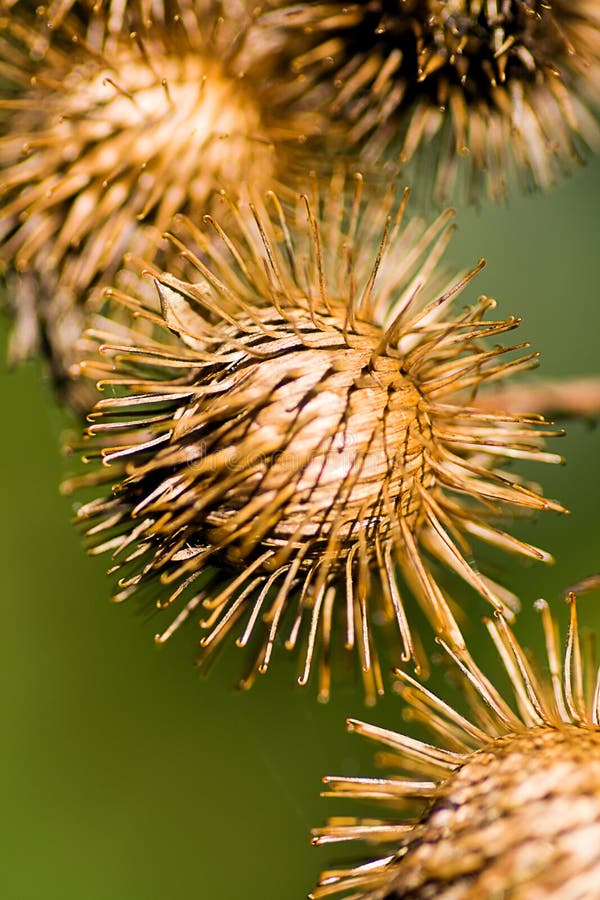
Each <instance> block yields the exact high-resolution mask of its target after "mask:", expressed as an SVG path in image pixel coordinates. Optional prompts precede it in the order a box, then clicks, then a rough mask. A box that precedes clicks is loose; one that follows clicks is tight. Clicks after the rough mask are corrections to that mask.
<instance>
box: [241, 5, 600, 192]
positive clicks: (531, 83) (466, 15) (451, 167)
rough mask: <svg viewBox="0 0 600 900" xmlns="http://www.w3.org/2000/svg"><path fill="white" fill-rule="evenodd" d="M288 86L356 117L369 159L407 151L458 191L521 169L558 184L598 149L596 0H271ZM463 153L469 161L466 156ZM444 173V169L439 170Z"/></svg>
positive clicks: (526, 176)
mask: <svg viewBox="0 0 600 900" xmlns="http://www.w3.org/2000/svg"><path fill="white" fill-rule="evenodd" d="M270 5H271V6H272V7H275V10H274V11H271V12H268V13H266V14H265V15H264V17H263V19H262V20H259V24H262V27H263V28H278V29H280V42H281V52H282V55H283V56H284V58H287V59H288V60H291V69H292V75H291V76H290V75H289V74H288V78H287V86H286V87H285V88H284V89H285V90H287V91H294V92H295V95H296V97H297V100H299V101H301V102H302V103H303V104H305V105H307V106H313V107H318V108H324V109H327V110H328V112H329V114H330V115H331V116H332V118H333V120H334V122H335V123H337V124H338V125H339V124H340V123H343V124H344V125H345V128H343V129H342V132H341V142H342V143H343V144H344V145H348V144H350V145H351V146H352V147H353V148H354V150H359V151H360V153H361V158H362V160H363V164H364V162H365V161H369V160H372V159H377V158H379V157H380V155H381V154H382V153H390V152H394V153H395V154H398V155H399V159H400V161H401V163H403V164H404V163H407V162H409V161H410V160H412V159H413V158H414V159H415V161H416V164H417V166H418V169H417V171H418V172H420V173H422V174H423V177H424V179H427V184H428V186H429V188H431V181H432V179H431V173H432V171H434V172H436V176H435V192H436V194H437V195H438V196H439V197H441V198H442V199H446V198H447V197H448V196H449V195H450V193H451V191H452V189H453V185H454V182H455V179H456V177H457V173H459V172H460V171H461V170H464V173H465V174H466V175H467V176H468V196H469V197H470V199H471V200H472V201H475V202H476V201H478V200H479V199H480V195H481V193H482V188H483V187H484V185H485V189H487V190H488V191H489V192H490V193H491V195H492V196H494V197H496V198H499V197H502V196H503V195H504V194H505V192H506V189H507V181H508V179H509V176H510V174H511V172H512V170H513V169H516V170H517V173H518V174H519V175H520V176H521V181H522V184H523V185H525V186H527V187H532V186H539V187H547V186H548V185H550V184H552V183H553V182H554V180H555V178H556V176H557V175H558V174H560V173H561V172H562V171H563V170H564V169H565V167H569V166H570V165H572V164H573V163H574V162H577V161H580V160H581V153H582V151H584V149H585V148H586V146H592V147H597V146H598V145H599V135H600V131H599V129H598V125H597V123H596V122H595V121H594V119H593V115H592V111H593V110H595V109H597V108H598V104H599V101H600V10H599V8H598V4H597V3H596V2H595V0H509V2H503V3H498V2H497V0H452V2H448V0H374V2H368V3H322V2H318V0H313V2H308V3H301V4H297V3H294V4H289V3H287V2H286V0H272V2H271V4H270ZM462 157H467V160H466V163H463V164H461V163H460V160H461V158H462ZM436 170H437V171H436Z"/></svg>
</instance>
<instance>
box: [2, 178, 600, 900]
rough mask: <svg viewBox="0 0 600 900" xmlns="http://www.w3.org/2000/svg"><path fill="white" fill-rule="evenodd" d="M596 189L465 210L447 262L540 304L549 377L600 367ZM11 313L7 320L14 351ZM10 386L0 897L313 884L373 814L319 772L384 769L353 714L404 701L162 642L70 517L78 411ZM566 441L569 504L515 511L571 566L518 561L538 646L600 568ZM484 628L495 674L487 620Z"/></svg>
mask: <svg viewBox="0 0 600 900" xmlns="http://www.w3.org/2000/svg"><path fill="white" fill-rule="evenodd" d="M599 188H600V163H599V162H598V161H596V162H595V163H594V164H592V165H590V166H589V167H588V168H587V169H585V170H583V171H581V172H580V173H578V174H577V175H576V177H574V178H572V179H571V180H569V181H566V182H565V183H564V184H562V185H561V186H560V187H558V188H557V189H556V190H554V191H553V192H551V193H549V194H547V195H545V196H535V197H523V198H517V199H516V200H513V201H511V204H510V206H509V207H508V208H501V209H499V208H495V207H492V206H491V205H486V206H485V207H484V208H483V209H482V210H481V211H479V212H476V211H473V210H459V216H458V222H459V226H460V231H459V234H458V236H457V237H456V238H455V240H454V242H453V245H452V246H451V249H450V253H449V255H450V258H451V259H452V261H453V262H455V263H456V264H457V265H465V264H467V263H470V262H475V261H476V260H477V259H478V258H479V257H480V256H486V257H487V259H488V262H489V265H488V267H487V268H486V269H485V270H484V272H483V273H482V275H480V276H479V277H478V279H477V281H476V284H475V285H474V287H473V291H479V292H485V293H487V294H489V295H491V296H495V297H497V298H498V300H499V310H500V312H501V313H502V315H505V314H509V313H516V314H520V315H523V316H524V319H525V321H524V324H523V327H522V329H521V331H522V332H523V336H524V338H526V339H530V340H531V341H532V343H533V344H534V346H535V347H536V348H538V349H540V350H542V352H543V358H542V366H541V374H545V375H564V374H567V373H570V374H584V373H592V372H596V371H598V369H599V368H600V366H599V363H600V355H599V354H598V347H599V338H598V334H599V331H600V304H599V302H598V299H599V298H598V284H599V281H600V252H599V244H598V200H599V194H600V191H599ZM469 297H470V299H472V297H473V293H472V294H471V295H469ZM8 328H9V325H8V322H6V321H3V323H2V331H3V345H4V346H5V345H6V337H7V335H8ZM4 356H5V354H4V353H3V358H4ZM0 391H1V394H2V405H1V409H2V441H1V442H0V454H1V460H0V472H1V477H2V516H1V518H0V554H1V556H0V591H1V595H2V598H3V617H2V631H1V641H2V649H1V653H0V659H1V661H2V669H3V675H2V679H1V685H2V687H1V691H2V700H1V708H2V710H3V732H4V734H3V739H2V743H1V744H0V758H1V762H0V770H1V772H2V780H3V786H2V806H3V814H2V822H1V825H0V828H1V829H2V831H3V834H2V835H1V839H0V846H1V848H2V849H1V851H0V853H1V862H0V896H2V897H3V898H6V900H42V898H43V900H163V898H177V900H180V898H181V900H184V898H185V900H187V898H190V900H191V898H194V900H232V898H238V897H243V898H244V900H267V898H268V900H298V898H302V897H303V896H305V895H306V894H307V893H308V891H309V890H310V888H311V887H312V885H313V883H314V881H315V878H316V875H317V872H318V870H319V869H320V868H321V867H324V866H327V865H329V864H331V863H332V862H334V861H335V860H336V859H337V858H339V857H341V856H343V854H342V853H341V852H340V851H337V852H336V851H335V848H334V849H331V848H330V849H321V850H314V849H311V847H310V846H309V829H310V827H311V826H312V825H317V824H321V823H322V822H323V820H324V818H325V817H326V816H327V815H328V814H332V813H335V812H337V813H340V814H344V813H345V814H352V813H354V812H356V813H358V810H357V809H356V808H350V804H349V805H344V804H342V803H334V802H332V801H325V800H321V799H319V797H318V792H319V780H320V777H321V776H322V775H324V774H326V773H346V774H351V773H359V772H362V773H363V774H367V773H369V772H371V771H372V762H371V757H372V748H371V747H368V746H366V745H363V743H362V742H361V741H360V739H358V738H356V737H350V736H347V735H346V734H345V732H344V718H345V717H346V716H347V715H354V716H359V717H366V718H368V719H370V720H372V721H375V722H377V723H379V724H382V725H386V726H388V727H400V726H401V724H402V719H401V703H400V701H399V700H398V699H397V698H394V697H393V696H388V697H387V698H385V699H384V701H383V702H382V703H381V705H380V706H378V707H377V708H376V709H375V710H368V711H365V710H364V708H363V706H362V701H361V694H360V690H359V688H358V686H357V688H356V690H354V689H353V688H352V687H351V686H345V687H338V688H337V690H335V691H334V698H333V701H332V702H331V703H330V704H329V706H327V707H323V706H319V705H318V704H317V702H316V700H315V696H314V692H313V691H311V690H310V689H305V690H304V691H302V690H300V689H298V688H295V687H292V682H293V675H294V667H293V664H292V663H291V662H290V661H289V660H288V659H286V658H282V657H283V656H284V654H283V652H280V653H279V654H277V658H276V659H275V663H274V666H273V669H272V671H271V673H270V676H269V677H267V678H265V679H259V683H258V684H257V686H256V687H255V689H254V690H253V691H252V692H251V693H250V694H239V693H237V692H236V691H235V690H233V689H232V687H231V685H232V684H233V682H234V678H235V673H236V671H237V670H238V668H239V666H240V664H241V663H242V659H241V656H240V653H239V651H235V650H230V651H229V652H227V653H226V654H225V658H224V659H222V660H220V662H219V665H218V666H217V667H216V669H215V670H214V671H213V673H212V675H211V677H210V678H209V679H208V680H200V679H199V678H198V676H197V673H196V672H195V670H194V668H193V666H192V664H191V659H192V657H193V645H194V642H195V640H196V639H197V634H196V633H195V632H194V627H193V626H191V627H190V628H188V629H187V631H186V632H185V634H184V635H182V636H177V637H176V638H175V639H174V641H173V642H172V643H171V644H169V645H167V646H166V647H164V648H157V647H156V646H155V645H154V643H153V641H152V635H153V634H154V631H156V630H157V627H158V626H157V625H156V623H154V622H153V621H152V620H151V619H148V618H147V617H145V616H144V615H141V614H140V611H139V609H138V610H136V607H135V604H132V605H130V606H127V607H125V608H119V607H116V606H114V605H111V604H110V603H109V602H108V595H109V583H108V581H107V579H106V577H105V574H104V569H105V566H106V561H104V560H92V559H89V558H87V557H86V556H85V555H84V552H83V550H82V549H81V546H80V542H79V538H78V536H77V534H76V533H75V531H74V530H73V529H72V527H71V525H70V521H69V520H70V517H71V513H72V509H71V501H68V500H66V499H64V498H61V497H60V496H59V493H58V487H57V485H58V483H59V481H60V479H61V477H63V476H64V475H65V474H66V473H67V472H68V470H69V463H68V461H65V460H64V459H63V458H62V456H61V453H60V449H59V448H60V444H61V442H62V441H63V438H64V430H65V428H66V427H68V425H69V423H67V421H66V419H65V418H64V417H63V416H62V414H61V413H60V412H59V409H58V407H57V405H56V403H55V401H54V399H53V396H52V392H51V388H50V386H49V385H48V384H47V383H46V381H45V378H44V376H43V374H42V372H41V368H40V366H39V364H36V363H32V364H29V365H26V366H23V367H21V368H20V369H19V370H18V371H16V372H7V371H6V367H5V366H4V368H3V371H2V376H1V379H0ZM558 447H560V450H561V451H562V452H563V453H564V454H565V456H566V457H567V460H568V463H567V466H566V467H565V468H562V467H555V468H553V469H549V468H547V467H541V466H537V467H535V470H534V473H535V474H534V477H536V478H538V479H539V480H540V481H541V482H542V483H543V484H544V487H545V491H546V493H547V494H549V495H551V496H554V497H558V498H560V499H561V500H562V501H563V502H564V503H565V505H567V506H568V507H570V508H571V510H572V515H571V516H570V517H559V516H556V515H546V516H540V517H539V518H538V519H537V520H535V521H534V522H531V523H529V522H528V523H519V524H518V525H517V526H515V528H516V531H517V532H518V533H519V534H520V535H522V536H524V537H526V538H528V539H530V540H532V541H534V542H536V543H538V544H539V545H540V546H543V547H546V548H547V549H549V550H550V551H551V552H553V553H554V554H555V555H556V556H557V564H556V565H555V566H554V567H548V568H546V567H543V566H540V565H537V566H536V565H532V566H529V567H523V566H522V565H521V564H520V563H518V562H515V563H512V562H510V561H509V562H508V563H507V562H506V561H504V563H503V566H504V577H505V578H506V580H507V581H508V583H509V584H510V585H511V586H512V587H513V588H515V589H516V590H517V591H518V593H519V594H520V596H522V598H523V604H524V612H523V614H522V616H521V617H520V620H519V623H518V625H517V633H518V635H519V637H520V638H521V639H522V640H523V641H525V642H526V643H531V644H533V645H534V646H539V634H538V631H537V629H536V624H535V614H534V613H533V612H532V611H531V605H532V601H533V600H534V599H535V598H536V597H538V596H545V597H546V598H547V599H548V600H549V601H550V602H551V603H552V604H553V605H554V606H555V607H556V608H557V609H558V610H559V612H560V615H561V617H562V620H563V622H564V621H565V612H566V610H565V609H564V608H563V604H562V601H561V599H560V593H561V590H562V589H563V588H564V587H565V586H566V585H568V584H570V583H571V582H573V581H574V580H576V579H578V578H581V577H583V576H585V575H587V574H590V573H591V572H594V571H598V570H599V569H600V553H599V534H600V528H599V521H600V519H599V503H600V488H599V477H598V465H599V461H600V432H599V431H598V430H597V429H596V428H593V427H590V426H589V425H587V424H585V423H578V424H574V425H571V426H570V427H569V435H568V437H566V438H563V439H561V441H560V442H559V443H558V442H557V448H558ZM553 449H554V448H553ZM599 604H600V597H599V596H594V595H589V597H585V598H583V599H582V602H581V619H582V621H583V622H584V623H587V624H589V625H591V626H592V627H595V628H598V627H600V606H599ZM470 636H471V640H472V642H473V647H474V650H475V652H478V650H479V648H480V647H481V653H482V655H483V657H484V658H485V659H490V660H492V661H490V663H489V665H490V668H491V671H492V672H494V671H495V669H494V666H495V662H494V661H493V653H492V652H491V651H488V650H487V646H488V645H487V644H486V643H485V641H486V638H485V635H484V632H483V628H482V627H481V626H480V625H479V624H478V623H477V622H475V623H474V624H473V625H472V627H471V629H470ZM439 680H440V676H439V675H438V676H437V682H438V683H439ZM433 683H434V686H435V684H436V678H435V677H434V679H433Z"/></svg>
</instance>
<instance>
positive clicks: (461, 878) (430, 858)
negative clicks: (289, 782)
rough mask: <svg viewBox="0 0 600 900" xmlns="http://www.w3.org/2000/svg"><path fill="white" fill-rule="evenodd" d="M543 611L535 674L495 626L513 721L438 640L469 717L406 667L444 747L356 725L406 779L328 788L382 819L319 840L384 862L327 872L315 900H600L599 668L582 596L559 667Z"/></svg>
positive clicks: (407, 681)
mask: <svg viewBox="0 0 600 900" xmlns="http://www.w3.org/2000/svg"><path fill="white" fill-rule="evenodd" d="M536 605H537V608H538V610H539V611H540V613H541V616H542V623H543V628H544V634H545V639H546V658H545V659H544V660H542V661H541V662H542V666H543V671H542V673H541V674H540V673H539V672H538V668H537V666H536V665H535V664H534V662H533V661H531V660H530V659H529V657H528V656H527V655H526V653H525V652H524V651H523V649H522V648H521V646H520V645H519V643H518V642H517V640H516V638H515V636H514V635H513V633H512V631H511V630H510V628H509V627H508V625H507V624H506V622H505V621H504V619H503V618H502V617H501V616H500V617H497V618H496V619H494V620H491V621H488V622H487V627H488V631H489V633H490V635H491V637H492V639H493V642H494V644H495V646H496V650H497V651H498V654H499V656H500V659H501V661H502V665H503V667H504V669H505V673H506V675H507V676H508V678H509V680H510V684H511V688H512V692H513V694H514V698H515V701H516V708H517V709H518V712H515V711H514V710H513V709H512V708H511V706H510V705H509V704H508V703H507V702H506V701H505V699H504V697H503V695H502V693H501V692H500V691H499V690H498V689H497V688H496V687H495V686H494V685H493V684H492V683H491V682H490V681H489V680H488V678H487V677H486V675H485V674H484V673H483V672H482V671H481V670H480V669H479V668H478V666H477V665H476V663H475V661H474V660H473V658H472V657H471V655H470V654H469V653H468V652H467V651H466V650H462V651H455V650H451V649H450V648H449V647H448V646H446V645H444V647H445V650H446V652H447V654H448V656H449V657H450V658H451V659H452V661H453V663H454V665H455V666H456V668H457V670H458V671H459V677H460V684H461V687H462V688H463V690H464V691H466V693H467V696H469V698H470V705H471V711H472V714H471V716H470V717H469V718H465V717H464V716H463V715H462V714H461V713H460V712H459V711H458V710H456V709H455V708H454V707H453V706H452V705H451V704H450V703H449V702H445V701H444V700H442V699H440V698H439V697H437V696H435V695H434V694H432V693H431V692H430V691H428V690H427V689H426V688H425V687H423V686H422V685H421V684H420V683H418V682H417V681H415V680H414V679H412V678H411V677H410V676H409V675H407V674H406V673H403V672H400V671H398V672H397V673H396V674H397V675H398V677H399V678H400V679H401V680H400V683H399V692H400V694H401V696H402V697H403V698H404V700H405V701H406V705H407V712H408V713H409V714H410V717H411V719H416V720H418V721H420V722H422V723H423V724H424V725H425V727H426V728H427V729H428V730H429V731H430V732H433V734H434V735H435V737H436V739H437V740H436V742H435V743H434V744H428V743H424V742H422V741H419V740H416V739H414V738H412V737H409V736H407V735H404V734H402V733H395V732H393V731H387V730H385V729H383V728H377V727H375V726H373V725H367V724H365V723H364V722H358V721H355V720H350V721H349V728H350V730H352V731H356V732H357V733H359V734H362V735H364V736H366V737H368V738H370V739H371V740H373V741H376V742H377V743H378V744H381V745H382V746H383V747H385V748H387V749H386V751H385V752H383V753H381V754H380V756H381V762H382V763H385V765H386V766H389V767H391V768H394V769H395V770H396V772H397V773H398V774H394V775H391V774H389V775H388V774H386V775H380V776H379V777H377V778H344V777H330V778H326V779H325V783H326V784H327V785H328V786H329V789H330V791H331V795H333V796H337V797H352V798H355V799H356V798H363V799H365V800H367V801H370V802H371V803H375V804H379V806H380V807H384V808H385V810H386V814H387V815H386V818H383V819H376V818H369V819H356V818H351V819H344V818H336V819H332V820H331V821H330V822H329V824H328V825H327V826H326V827H324V828H319V829H316V831H315V832H314V841H315V843H319V844H331V843H336V842H339V841H366V842H368V843H369V844H371V853H372V852H373V844H375V845H377V844H381V845H384V846H382V848H381V849H382V852H383V853H385V854H386V855H385V856H382V857H381V858H380V859H375V860H372V861H369V862H367V863H365V864H363V865H357V866H354V867H352V868H349V869H336V870H330V871H328V872H325V873H323V875H322V876H321V880H320V884H319V886H318V887H317V888H316V890H315V891H314V894H313V895H312V896H313V897H314V898H315V900H317V898H318V900H321V898H325V897H340V898H341V897H347V898H350V897H351V898H352V900H401V898H407V900H408V898H409V897H410V898H411V900H426V898H433V897H440V898H445V900H450V898H452V900H467V898H475V897H515V898H516V897H519V898H521V900H541V898H545V897H565V898H566V897H569V898H575V897H581V898H584V897H593V896H596V895H597V892H598V884H599V883H600V850H599V848H600V728H599V723H600V690H599V685H600V670H597V669H596V667H595V665H591V663H592V660H591V659H588V660H586V657H585V656H583V655H582V650H581V648H580V643H579V634H578V627H577V616H576V606H575V600H574V597H573V596H571V623H570V627H569V633H568V637H567V641H566V647H565V657H564V665H563V666H562V667H561V662H560V656H559V652H558V646H557V643H558V641H557V627H556V623H555V622H554V620H553V618H552V616H551V614H550V611H549V608H548V606H547V604H546V603H545V602H544V601H538V603H537V604H536ZM589 646H590V645H588V649H589ZM586 662H588V663H590V665H586ZM415 806H416V810H415ZM394 809H396V810H397V811H398V812H397V814H396V815H394V814H393V813H392V817H391V818H390V817H389V813H390V810H394ZM411 811H413V815H412V816H411Z"/></svg>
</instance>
